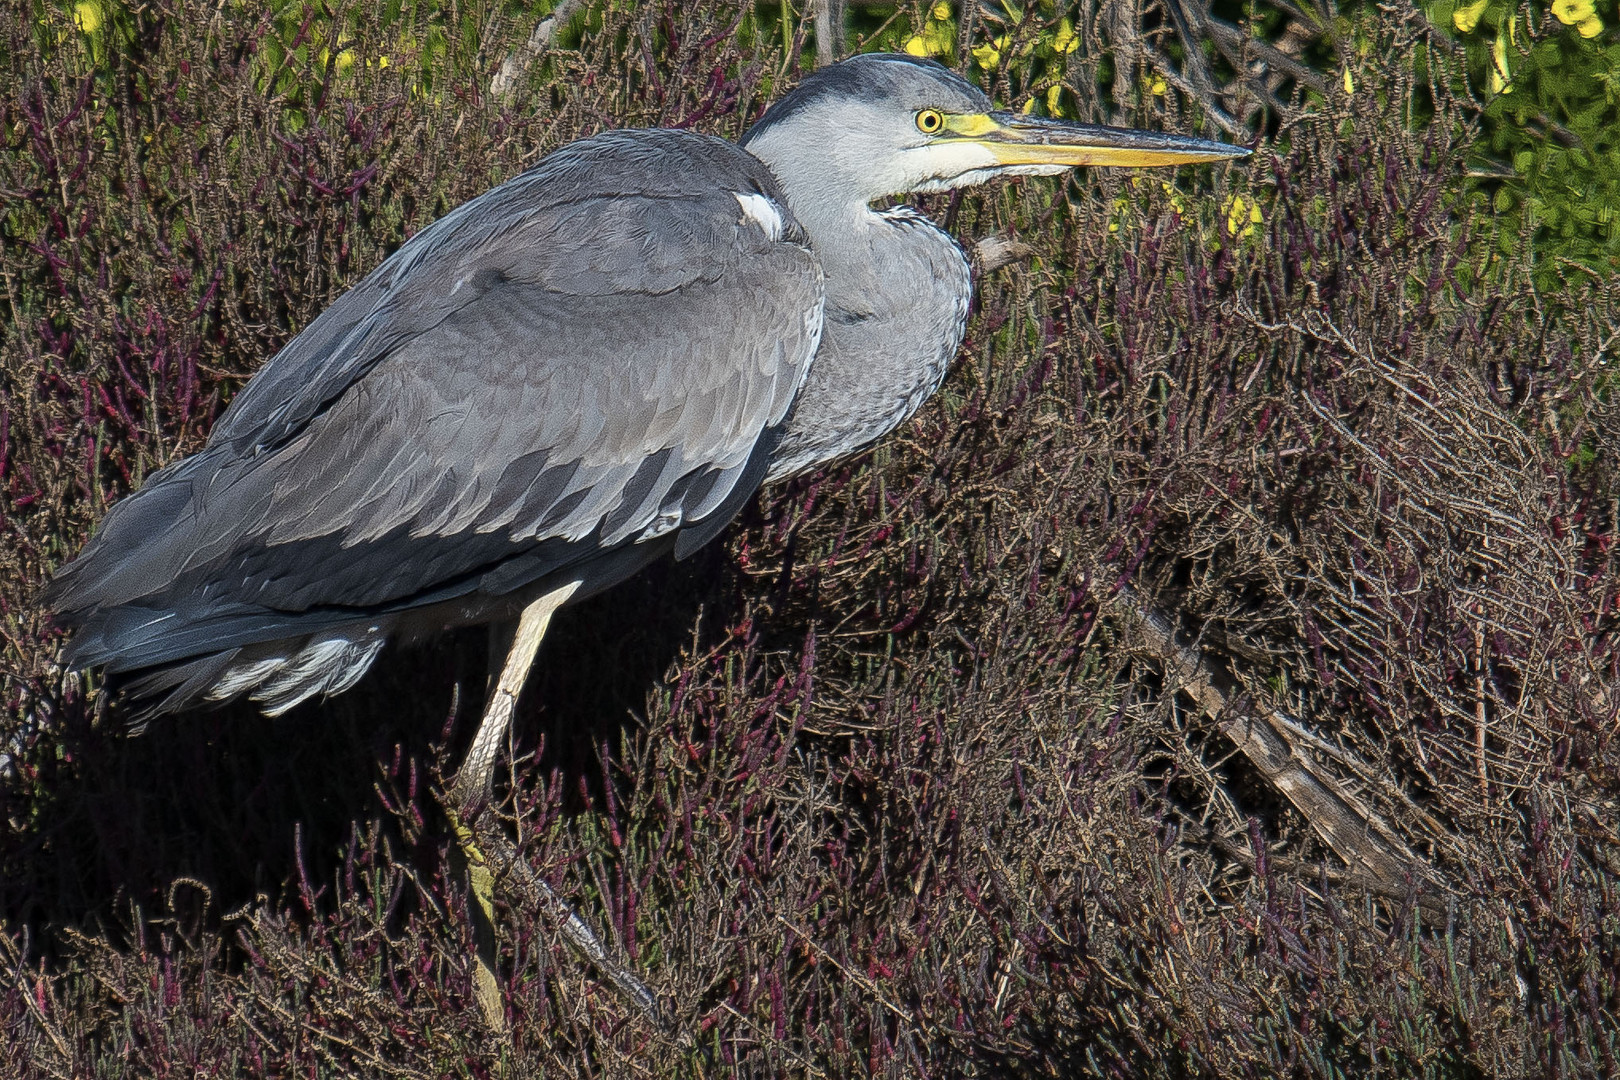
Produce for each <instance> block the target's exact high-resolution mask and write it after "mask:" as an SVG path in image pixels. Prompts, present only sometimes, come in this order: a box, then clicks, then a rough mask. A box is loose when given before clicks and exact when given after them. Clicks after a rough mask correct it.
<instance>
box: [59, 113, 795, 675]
mask: <svg viewBox="0 0 1620 1080" xmlns="http://www.w3.org/2000/svg"><path fill="white" fill-rule="evenodd" d="M737 192H745V193H746V192H758V193H763V194H764V195H766V196H767V197H770V198H773V199H775V200H776V201H777V202H778V204H779V205H783V202H782V200H781V199H780V197H779V195H778V193H777V191H776V188H775V185H774V181H773V180H772V178H771V177H770V175H769V173H768V172H767V171H766V170H765V168H764V167H763V166H762V165H760V164H759V163H758V162H757V161H755V160H754V159H752V158H751V157H749V156H748V155H747V154H746V153H744V152H743V151H741V150H739V149H737V148H736V147H734V146H732V145H731V144H729V143H725V142H722V141H720V140H715V139H709V138H706V137H703V136H697V135H692V134H688V133H680V132H619V133H611V134H609V135H605V136H599V137H598V138H596V139H593V140H587V141H586V142H583V143H578V144H574V145H573V146H571V147H569V148H567V149H566V150H564V151H562V152H560V153H558V154H556V155H553V156H552V157H551V158H548V159H546V161H545V162H542V164H541V165H540V166H538V167H536V168H535V169H534V170H531V171H530V172H529V173H526V174H524V176H522V177H520V178H518V179H516V180H514V181H512V182H510V183H508V184H505V185H502V186H501V187H499V188H496V189H494V190H493V191H491V192H489V193H487V194H486V195H484V196H482V197H480V198H479V199H475V200H473V201H472V202H470V203H468V204H466V205H464V206H462V207H460V208H459V209H457V210H456V211H454V212H452V213H451V214H449V215H447V216H446V217H445V218H444V219H442V220H441V221H439V222H437V223H436V224H435V225H433V226H432V227H430V228H429V229H426V230H424V231H423V233H421V234H420V235H419V236H417V237H416V238H415V239H413V240H412V241H411V242H410V243H407V244H406V245H405V246H404V247H403V248H401V249H400V250H399V251H398V252H396V253H395V255H394V256H393V257H391V258H390V259H388V260H387V261H386V262H385V263H384V264H383V265H382V266H381V267H379V268H378V270H377V271H376V272H374V273H373V274H372V275H371V276H370V277H368V278H367V279H366V280H365V281H363V282H362V283H361V284H360V285H358V286H356V287H355V288H354V289H353V290H352V291H350V292H349V293H347V294H345V295H344V296H343V297H342V298H340V299H339V300H338V301H337V302H336V303H335V304H333V305H332V307H330V308H329V309H328V310H327V311H326V312H325V313H323V314H322V315H321V316H320V318H318V319H316V320H315V322H314V323H312V324H311V326H310V327H309V329H308V330H306V331H305V332H304V333H303V334H301V335H300V336H299V337H298V338H296V339H295V340H294V341H293V342H291V343H290V344H289V345H288V346H287V348H286V349H284V350H283V351H282V352H281V353H280V354H278V355H277V356H276V357H275V358H274V359H273V360H272V361H271V362H270V363H269V364H268V365H267V366H266V368H265V370H264V371H262V372H261V373H260V374H259V375H258V376H257V377H256V378H255V379H254V380H253V381H252V382H250V383H249V384H248V386H247V387H246V388H245V389H244V390H243V391H242V392H241V393H240V394H239V395H238V396H237V398H236V400H235V401H234V402H233V403H232V406H231V408H230V409H229V410H228V411H227V412H226V414H225V415H224V416H223V417H221V419H220V422H219V423H218V424H217V425H216V429H215V432H214V435H213V437H212V439H211V440H210V442H209V445H208V447H207V448H206V449H205V450H204V451H203V452H202V453H200V454H198V455H196V456H195V457H193V458H190V459H188V460H187V461H185V462H182V463H180V464H179V465H178V466H174V467H171V468H169V469H166V470H164V471H163V472H161V473H159V474H156V475H155V476H154V477H153V478H152V479H151V481H149V482H148V484H147V485H146V486H145V487H143V488H142V489H141V490H140V491H139V492H137V493H136V494H135V495H133V496H131V497H130V498H129V499H126V500H125V501H124V502H122V503H120V504H119V505H118V506H116V507H115V508H114V509H113V511H112V512H111V513H110V514H109V515H108V517H107V519H106V520H105V522H104V523H103V525H102V527H101V529H100V530H99V531H98V533H97V535H96V537H95V538H94V539H93V540H92V541H91V543H90V544H89V545H88V546H87V548H86V549H85V552H84V553H83V554H82V555H81V556H80V557H79V559H78V560H76V561H75V562H73V563H71V564H69V566H67V567H66V568H64V570H63V572H62V573H60V574H59V575H58V577H57V579H56V581H55V582H53V585H52V587H51V591H50V594H49V595H48V597H47V603H48V604H49V605H50V606H52V607H53V608H54V609H55V610H56V611H57V612H58V615H59V618H60V620H61V621H63V622H64V623H66V624H68V625H77V626H80V627H81V628H82V629H81V632H80V633H79V635H78V637H77V638H76V640H75V644H74V645H73V646H72V647H71V648H70V655H69V659H70V662H72V663H74V664H76V665H78V666H84V665H88V664H98V663H107V664H110V665H112V666H114V667H115V668H116V669H119V670H129V669H133V668H137V667H141V666H147V665H150V664H157V663H167V662H171V661H173V660H174V659H175V658H176V657H184V656H190V655H200V654H202V653H203V652H210V651H218V650H222V649H225V648H237V647H241V646H243V645H247V644H251V643H253V642H255V641H262V640H268V639H270V638H272V637H274V636H275V635H276V634H278V633H286V632H305V631H307V630H308V628H309V627H310V626H312V625H313V626H316V627H317V628H318V627H319V626H320V625H323V624H325V623H328V622H331V621H332V620H334V619H338V618H341V617H351V618H352V617H353V615H354V613H355V612H356V611H360V612H366V611H397V610H402V609H406V608H409V607H412V606H416V605H423V604H429V603H437V602H440V601H442V600H444V599H446V598H451V597H455V596H459V595H465V594H467V593H477V592H484V593H488V592H490V591H491V590H497V591H498V590H511V589H516V588H521V587H522V586H523V585H524V584H525V583H526V582H529V581H534V580H537V579H538V578H539V577H541V576H544V575H546V574H549V573H552V572H555V571H556V570H558V569H560V568H562V567H566V566H567V565H569V563H570V561H571V560H572V561H578V560H582V559H583V560H588V559H591V558H594V557H595V556H596V555H597V554H599V553H600V552H601V551H603V550H604V549H608V548H612V547H614V546H617V545H623V544H628V543H633V542H635V541H637V540H638V539H643V538H646V537H650V536H657V535H663V534H665V533H668V532H671V531H680V530H687V531H693V536H692V537H690V538H688V539H687V540H686V541H685V542H683V543H681V544H680V545H679V547H680V548H681V549H682V550H686V549H689V548H690V547H691V546H693V545H694V544H695V543H696V542H699V541H698V534H699V533H701V534H702V535H703V536H704V537H707V536H708V535H712V533H713V532H715V531H718V528H719V527H720V526H722V525H723V524H724V521H723V520H721V521H718V522H717V521H716V520H715V519H716V517H717V515H719V516H723V517H725V518H729V517H730V516H731V515H732V514H734V513H735V510H736V508H737V507H738V506H740V504H741V500H742V498H744V497H746V496H747V494H749V493H750V492H751V490H752V487H753V486H754V485H757V483H758V482H759V475H758V474H759V471H760V467H761V465H760V463H761V462H763V460H764V457H765V454H764V453H762V452H761V448H762V446H763V445H764V444H765V443H766V442H768V441H770V440H772V439H774V435H773V434H772V432H773V430H774V429H775V428H776V427H777V426H778V425H780V423H781V422H782V420H783V419H784V417H785V416H786V415H787V412H788V410H789V408H790V407H791V405H792V402H793V398H794V396H795V395H796V394H797V392H798V390H799V388H800V387H801V386H802V384H803V381H804V376H805V374H806V373H807V371H808V368H809V365H810V362H811V358H812V356H813V355H814V352H815V348H816V344H817V338H818V336H819V326H820V321H819V320H820V311H821V304H822V286H821V277H820V270H819V268H818V266H817V264H816V262H815V259H814V257H813V256H812V254H811V253H810V251H809V250H808V247H807V246H806V244H805V243H804V240H803V234H802V232H801V231H800V230H799V229H798V227H797V225H796V223H793V222H792V219H791V217H790V216H789V215H788V214H787V212H786V210H785V209H783V210H782V216H783V218H784V220H786V221H787V222H788V223H789V228H788V229H787V230H786V231H785V232H784V233H783V234H782V236H781V238H775V237H772V236H768V235H766V234H765V233H764V232H763V231H762V230H761V229H760V228H759V227H758V225H757V222H753V221H752V220H751V219H749V218H747V217H745V216H744V215H743V214H742V213H741V212H740V209H739V206H740V204H739V201H738V199H737V197H736V195H735V193H737ZM767 449H768V448H767ZM745 489H746V490H745ZM283 624H285V625H283ZM210 630H212V631H214V636H213V637H210V634H209V631H210ZM182 642H183V643H184V644H177V643H182Z"/></svg>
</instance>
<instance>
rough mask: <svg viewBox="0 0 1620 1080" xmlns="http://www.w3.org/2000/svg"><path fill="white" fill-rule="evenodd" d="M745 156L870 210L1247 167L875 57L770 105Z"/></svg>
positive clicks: (1229, 153)
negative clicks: (998, 101) (1009, 181)
mask: <svg viewBox="0 0 1620 1080" xmlns="http://www.w3.org/2000/svg"><path fill="white" fill-rule="evenodd" d="M743 146H745V147H746V148H747V149H748V150H749V151H750V152H752V153H753V154H754V155H755V156H756V157H758V158H759V159H760V160H762V161H764V162H765V164H767V165H769V166H770V168H771V171H772V172H774V173H775V174H776V177H777V179H778V180H780V181H781V182H782V185H783V187H785V188H786V189H787V194H788V198H789V201H790V202H791V203H792V204H793V209H794V212H795V213H796V214H799V215H800V216H801V217H802V216H803V212H804V211H805V210H807V209H810V207H809V206H807V205H806V203H807V202H810V201H814V202H815V203H819V204H823V205H826V204H827V203H829V202H837V203H844V204H845V205H849V204H854V205H857V206H862V207H864V206H866V205H867V204H869V203H871V202H873V201H874V200H877V199H881V198H883V197H885V196H888V195H903V194H906V193H908V192H913V191H950V190H953V189H955V188H960V187H968V186H969V185H972V184H979V183H983V182H984V181H986V180H992V179H995V178H996V177H1001V176H1028V175H1043V174H1050V173H1059V172H1062V171H1064V170H1065V169H1069V168H1073V167H1074V166H1076V165H1126V166H1145V165H1184V164H1188V163H1191V162H1199V161H1221V160H1225V159H1227V158H1237V157H1244V156H1245V155H1247V154H1248V151H1247V150H1244V149H1241V148H1239V147H1235V146H1229V145H1227V144H1225V143H1218V142H1211V141H1209V140H1207V139H1194V138H1188V137H1187V136H1183V135H1162V134H1158V133H1155V132H1148V131H1131V130H1127V129H1124V128H1111V127H1099V126H1097V125H1094V124H1071V123H1067V122H1064V121H1060V120H1047V119H1044V118H1041V117H1034V116H1025V115H1022V114H1019V113H1011V112H1001V111H998V110H996V109H995V108H994V107H993V106H992V105H991V102H990V99H989V98H988V97H986V96H985V95H984V93H983V92H981V91H980V90H978V89H977V88H976V87H974V86H973V85H972V84H971V83H969V82H967V81H966V80H965V79H963V78H962V77H961V76H959V75H957V74H955V73H954V72H951V71H949V70H947V69H945V68H944V67H941V66H940V65H939V64H936V63H934V62H933V61H932V60H919V59H916V58H915V57H911V56H901V55H896V54H893V53H870V54H867V55H864V56H856V57H853V58H851V59H849V60H845V61H843V62H842V63H839V64H833V65H831V66H830V67H825V68H822V69H821V70H819V71H817V72H815V73H814V74H812V75H810V76H809V77H807V78H806V79H805V80H804V81H803V82H802V83H800V84H799V85H798V86H797V87H796V88H795V89H794V90H793V91H792V92H791V93H789V94H788V95H787V96H786V97H784V98H782V100H780V101H778V102H776V103H775V104H774V105H772V106H771V107H770V109H768V110H767V111H766V113H765V115H764V116H762V117H760V119H759V122H758V123H756V124H755V125H754V126H753V127H752V128H751V129H749V132H748V134H747V135H746V136H745V137H744V138H743Z"/></svg>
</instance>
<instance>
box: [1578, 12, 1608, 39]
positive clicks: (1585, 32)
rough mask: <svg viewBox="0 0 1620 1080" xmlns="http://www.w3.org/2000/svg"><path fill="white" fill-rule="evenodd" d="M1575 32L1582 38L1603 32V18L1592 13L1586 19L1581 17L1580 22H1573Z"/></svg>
mask: <svg viewBox="0 0 1620 1080" xmlns="http://www.w3.org/2000/svg"><path fill="white" fill-rule="evenodd" d="M1575 32H1576V33H1577V34H1579V35H1581V37H1584V38H1594V37H1597V36H1598V35H1599V34H1601V33H1603V20H1602V19H1600V18H1598V17H1597V16H1596V15H1593V16H1592V17H1591V18H1588V19H1582V20H1581V21H1580V22H1578V23H1576V24H1575Z"/></svg>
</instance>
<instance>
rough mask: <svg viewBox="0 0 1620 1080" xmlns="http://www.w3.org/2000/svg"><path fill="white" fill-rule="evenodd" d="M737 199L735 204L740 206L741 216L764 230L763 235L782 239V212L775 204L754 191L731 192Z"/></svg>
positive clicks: (773, 238)
mask: <svg viewBox="0 0 1620 1080" xmlns="http://www.w3.org/2000/svg"><path fill="white" fill-rule="evenodd" d="M732 195H734V196H735V197H736V199H737V205H738V206H740V207H742V212H743V217H745V218H747V219H748V220H749V221H752V222H753V223H754V224H755V225H758V226H759V227H760V228H761V229H763V230H765V235H766V236H768V237H770V238H771V239H772V240H780V239H782V212H781V211H780V210H778V209H777V208H776V204H775V203H773V202H772V201H771V200H770V199H767V198H766V197H765V196H763V195H757V194H755V193H754V192H752V191H750V192H741V191H734V192H732Z"/></svg>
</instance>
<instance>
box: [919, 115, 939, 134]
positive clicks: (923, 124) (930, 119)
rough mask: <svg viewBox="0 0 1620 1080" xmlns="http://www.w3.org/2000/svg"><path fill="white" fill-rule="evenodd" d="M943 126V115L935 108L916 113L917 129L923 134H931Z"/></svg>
mask: <svg viewBox="0 0 1620 1080" xmlns="http://www.w3.org/2000/svg"><path fill="white" fill-rule="evenodd" d="M944 126H945V117H943V116H941V115H940V113H939V111H938V110H937V109H924V110H923V111H922V112H920V113H918V114H917V130H918V131H920V132H922V133H923V134H924V135H932V134H934V133H935V132H937V131H938V130H939V129H940V128H942V127H944Z"/></svg>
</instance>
